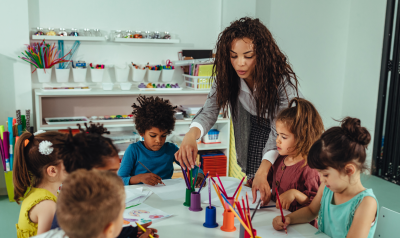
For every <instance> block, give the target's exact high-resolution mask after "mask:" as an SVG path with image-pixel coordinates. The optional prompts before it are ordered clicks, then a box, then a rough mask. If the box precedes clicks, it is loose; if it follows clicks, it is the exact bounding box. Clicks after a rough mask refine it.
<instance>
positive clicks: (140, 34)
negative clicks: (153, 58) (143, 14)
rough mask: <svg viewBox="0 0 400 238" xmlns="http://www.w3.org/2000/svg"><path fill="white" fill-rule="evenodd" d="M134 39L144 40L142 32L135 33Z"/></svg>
mask: <svg viewBox="0 0 400 238" xmlns="http://www.w3.org/2000/svg"><path fill="white" fill-rule="evenodd" d="M133 38H143V35H142V31H135V34H134V35H133Z"/></svg>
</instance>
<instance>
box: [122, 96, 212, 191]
mask: <svg viewBox="0 0 400 238" xmlns="http://www.w3.org/2000/svg"><path fill="white" fill-rule="evenodd" d="M137 101H138V102H139V105H136V104H135V103H134V104H133V105H132V107H133V112H132V114H133V115H134V116H135V124H136V130H137V131H138V132H139V134H140V135H141V136H142V137H143V139H144V141H139V142H136V143H133V144H131V145H129V147H128V149H127V150H126V151H125V154H124V157H123V159H122V163H121V167H120V169H119V171H118V175H119V176H120V177H121V178H122V180H123V181H124V184H125V185H130V184H138V183H144V184H148V185H152V186H154V185H157V184H159V183H162V181H161V180H162V179H171V177H172V174H173V172H174V167H173V162H175V163H177V164H178V165H179V163H178V162H177V161H176V160H175V153H176V152H177V151H178V150H179V148H178V147H177V146H176V145H174V144H172V143H169V142H165V140H166V138H167V135H169V134H170V133H171V132H172V130H173V129H174V127H175V117H174V114H175V110H174V109H175V108H176V107H174V106H172V105H171V103H170V102H169V100H164V99H162V98H159V97H153V96H151V97H146V96H139V97H138V98H137ZM139 161H140V162H141V163H142V164H143V165H144V166H146V167H147V168H148V169H149V170H150V171H151V172H152V173H149V172H148V171H147V170H146V168H144V167H143V166H142V165H141V164H140V163H139ZM196 169H199V173H198V177H197V182H196V187H198V186H200V184H201V182H202V181H203V179H204V177H205V176H204V173H203V171H202V170H201V169H200V168H198V167H196V168H195V170H196Z"/></svg>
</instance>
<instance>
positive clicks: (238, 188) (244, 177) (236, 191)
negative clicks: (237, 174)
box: [232, 176, 246, 197]
mask: <svg viewBox="0 0 400 238" xmlns="http://www.w3.org/2000/svg"><path fill="white" fill-rule="evenodd" d="M245 177H246V176H244V177H243V178H242V181H240V183H239V186H238V187H237V189H236V191H235V193H234V194H233V196H232V197H234V196H235V195H236V193H237V192H238V190H239V188H241V187H240V185H242V183H243V181H244V178H245ZM239 193H240V192H239Z"/></svg>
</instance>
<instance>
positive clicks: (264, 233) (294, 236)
mask: <svg viewBox="0 0 400 238" xmlns="http://www.w3.org/2000/svg"><path fill="white" fill-rule="evenodd" d="M255 229H256V230H257V236H259V237H268V238H275V237H285V238H304V236H303V235H302V234H300V233H299V232H298V231H296V230H295V229H293V227H291V226H288V229H287V231H288V233H287V234H286V233H285V230H282V231H277V230H275V229H274V227H273V226H272V225H269V226H263V227H255Z"/></svg>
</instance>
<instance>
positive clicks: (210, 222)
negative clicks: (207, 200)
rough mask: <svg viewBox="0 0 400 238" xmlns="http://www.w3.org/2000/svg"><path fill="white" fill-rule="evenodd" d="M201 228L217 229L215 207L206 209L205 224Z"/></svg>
mask: <svg viewBox="0 0 400 238" xmlns="http://www.w3.org/2000/svg"><path fill="white" fill-rule="evenodd" d="M203 226H204V227H207V228H215V227H218V223H217V209H216V208H215V207H211V208H210V207H209V206H207V207H206V222H204V224H203Z"/></svg>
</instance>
